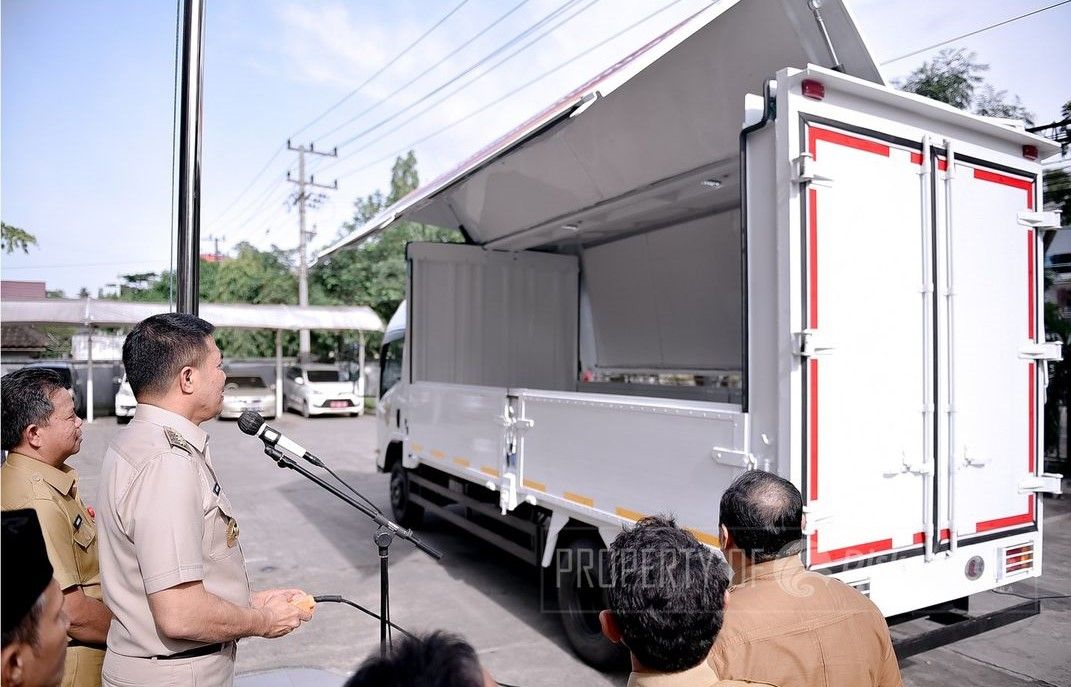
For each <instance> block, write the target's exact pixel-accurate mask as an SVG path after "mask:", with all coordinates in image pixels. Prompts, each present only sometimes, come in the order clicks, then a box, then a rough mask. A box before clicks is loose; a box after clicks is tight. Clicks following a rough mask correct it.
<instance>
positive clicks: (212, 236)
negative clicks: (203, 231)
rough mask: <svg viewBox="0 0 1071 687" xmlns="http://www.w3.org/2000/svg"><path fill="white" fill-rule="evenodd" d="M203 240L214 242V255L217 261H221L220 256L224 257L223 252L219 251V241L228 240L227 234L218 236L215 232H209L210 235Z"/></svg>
mask: <svg viewBox="0 0 1071 687" xmlns="http://www.w3.org/2000/svg"><path fill="white" fill-rule="evenodd" d="M201 240H202V241H211V242H212V245H213V246H214V248H215V250H213V252H212V256H213V257H215V259H216V262H219V261H220V258H222V257H223V253H220V252H219V242H220V241H226V240H227V237H226V236H216V235H215V234H209V235H208V236H206V237H205V238H203V239H201Z"/></svg>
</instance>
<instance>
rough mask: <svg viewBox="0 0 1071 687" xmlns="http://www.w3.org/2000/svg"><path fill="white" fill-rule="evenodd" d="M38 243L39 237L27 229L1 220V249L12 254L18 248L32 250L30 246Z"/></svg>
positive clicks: (26, 251) (27, 251) (24, 250)
mask: <svg viewBox="0 0 1071 687" xmlns="http://www.w3.org/2000/svg"><path fill="white" fill-rule="evenodd" d="M36 245H37V237H36V236H34V235H33V234H31V233H30V232H28V231H26V230H25V229H19V228H18V227H13V226H11V225H10V224H8V223H7V222H0V250H3V251H4V252H5V253H7V254H8V255H11V254H12V253H14V252H15V251H17V250H21V251H22V252H23V253H29V252H30V246H36Z"/></svg>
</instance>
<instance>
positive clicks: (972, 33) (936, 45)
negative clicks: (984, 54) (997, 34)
mask: <svg viewBox="0 0 1071 687" xmlns="http://www.w3.org/2000/svg"><path fill="white" fill-rule="evenodd" d="M1069 2H1071V0H1061V2H1057V3H1053V4H1052V5H1049V6H1047V7H1042V8H1040V9H1036V10H1034V11H1033V12H1027V13H1026V14H1020V15H1019V16H1017V17H1012V18H1011V19H1005V20H1004V21H1000V22H997V23H996V24H990V25H989V26H985V27H983V28H980V29H977V30H975V31H970V32H968V33H965V34H963V35H961V36H956V37H955V38H949V39H948V40H944V41H941V42H940V43H934V44H933V45H930V46H927V47H925V48H919V49H918V50H915V51H913V52H909V53H907V54H906V55H901V56H900V57H894V58H892V59H891V60H885V61H884V62H882V63H881V66H882V67H884V66H885V65H887V64H892V63H893V62H899V61H900V60H906V59H907V58H909V57H914V56H915V55H918V54H919V53H924V52H926V51H927V50H933V49H934V48H940V47H941V46H942V45H948V44H949V43H954V42H955V41H958V40H962V39H964V38H970V37H971V36H977V35H978V34H980V33H983V32H985V31H989V30H990V29H995V28H997V27H999V26H1004V25H1005V24H1011V23H1012V22H1015V21H1019V20H1020V19H1026V18H1027V17H1032V16H1034V15H1035V14H1040V13H1041V12H1045V11H1046V10H1051V9H1053V8H1054V7H1059V6H1060V5H1066V4H1067V3H1069Z"/></svg>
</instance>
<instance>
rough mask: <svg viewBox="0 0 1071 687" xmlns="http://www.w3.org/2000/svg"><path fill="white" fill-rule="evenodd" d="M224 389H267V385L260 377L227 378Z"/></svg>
mask: <svg viewBox="0 0 1071 687" xmlns="http://www.w3.org/2000/svg"><path fill="white" fill-rule="evenodd" d="M225 388H226V389H267V388H268V385H267V384H265V383H264V380H263V379H261V378H260V377H239V376H230V375H228V376H227V386H226V387H225Z"/></svg>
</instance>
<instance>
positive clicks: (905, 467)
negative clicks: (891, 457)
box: [885, 453, 933, 477]
mask: <svg viewBox="0 0 1071 687" xmlns="http://www.w3.org/2000/svg"><path fill="white" fill-rule="evenodd" d="M906 474H910V475H930V474H933V463H925V462H924V463H912V462H911V461H910V460H908V458H907V453H902V454H901V459H900V465H899V467H897V468H896V469H893V470H886V471H885V476H886V477H896V476H897V475H906Z"/></svg>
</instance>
